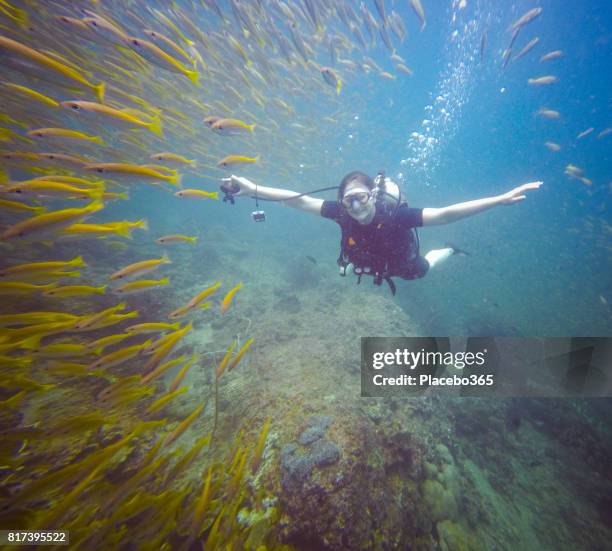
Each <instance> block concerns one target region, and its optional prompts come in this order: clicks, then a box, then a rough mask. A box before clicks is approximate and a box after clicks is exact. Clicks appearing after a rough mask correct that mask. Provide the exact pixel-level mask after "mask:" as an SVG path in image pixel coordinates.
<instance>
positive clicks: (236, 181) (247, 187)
mask: <svg viewBox="0 0 612 551" xmlns="http://www.w3.org/2000/svg"><path fill="white" fill-rule="evenodd" d="M221 180H222V181H223V184H221V190H222V191H226V189H228V190H234V189H237V190H238V191H236V192H234V191H231V194H232V195H233V196H234V197H238V196H240V195H250V194H251V193H255V187H256V186H255V184H254V183H253V182H251V180H248V179H247V178H244V177H242V176H234V175H233V174H232V175H231V176H230V177H229V178H222V179H221Z"/></svg>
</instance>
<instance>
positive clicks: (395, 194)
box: [374, 170, 408, 216]
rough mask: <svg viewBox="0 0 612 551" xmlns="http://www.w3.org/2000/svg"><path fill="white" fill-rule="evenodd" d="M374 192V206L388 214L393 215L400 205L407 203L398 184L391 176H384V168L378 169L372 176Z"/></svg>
mask: <svg viewBox="0 0 612 551" xmlns="http://www.w3.org/2000/svg"><path fill="white" fill-rule="evenodd" d="M374 194H375V199H376V208H377V209H378V208H380V209H381V210H382V211H383V212H385V214H388V215H390V216H395V214H396V213H397V211H398V209H399V208H400V206H401V205H403V204H408V201H407V200H406V196H405V195H404V193H403V192H402V190H401V189H400V188H399V186H398V185H397V184H396V183H395V182H394V181H393V180H391V178H387V177H385V171H384V170H380V171H379V172H378V174H377V175H376V178H374Z"/></svg>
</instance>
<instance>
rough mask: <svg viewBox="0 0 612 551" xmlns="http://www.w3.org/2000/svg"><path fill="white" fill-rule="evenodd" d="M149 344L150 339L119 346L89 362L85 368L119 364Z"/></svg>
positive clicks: (134, 355) (136, 354)
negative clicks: (122, 346)
mask: <svg viewBox="0 0 612 551" xmlns="http://www.w3.org/2000/svg"><path fill="white" fill-rule="evenodd" d="M149 344H151V341H150V340H148V341H146V342H144V343H141V344H137V345H135V346H128V347H126V348H120V349H119V350H115V351H114V352H111V353H109V354H106V355H105V356H102V357H101V358H99V359H98V360H96V361H95V362H92V363H90V364H89V365H88V366H87V369H88V370H93V369H108V368H109V367H115V366H117V365H120V364H122V363H124V362H127V361H128V360H131V359H132V358H135V357H136V356H138V355H139V354H140V353H141V352H142V350H143V349H144V348H145V347H146V346H148V345H149Z"/></svg>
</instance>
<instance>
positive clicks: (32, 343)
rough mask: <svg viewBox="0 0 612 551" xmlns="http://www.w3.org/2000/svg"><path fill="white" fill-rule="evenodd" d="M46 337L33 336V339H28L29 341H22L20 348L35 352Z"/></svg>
mask: <svg viewBox="0 0 612 551" xmlns="http://www.w3.org/2000/svg"><path fill="white" fill-rule="evenodd" d="M43 336H44V335H41V334H39V335H33V336H31V337H28V338H27V339H24V340H22V341H19V348H25V349H26V350H34V349H36V348H39V347H40V340H41V339H42V338H43Z"/></svg>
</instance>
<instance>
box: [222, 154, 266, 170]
mask: <svg viewBox="0 0 612 551" xmlns="http://www.w3.org/2000/svg"><path fill="white" fill-rule="evenodd" d="M258 162H259V155H257V157H245V156H244V155H228V156H227V157H224V158H223V159H221V160H220V161H219V162H218V163H217V166H222V167H227V166H230V165H236V164H243V163H258Z"/></svg>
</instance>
